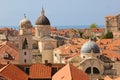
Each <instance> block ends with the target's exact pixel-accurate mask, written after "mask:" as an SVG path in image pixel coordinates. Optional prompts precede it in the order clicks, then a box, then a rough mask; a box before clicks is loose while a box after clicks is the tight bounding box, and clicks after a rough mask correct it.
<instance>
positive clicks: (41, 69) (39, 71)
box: [29, 64, 52, 79]
mask: <svg viewBox="0 0 120 80" xmlns="http://www.w3.org/2000/svg"><path fill="white" fill-rule="evenodd" d="M51 76H52V75H51V67H49V66H47V65H44V64H33V65H32V66H31V67H30V75H29V77H30V78H32V79H49V78H51Z"/></svg>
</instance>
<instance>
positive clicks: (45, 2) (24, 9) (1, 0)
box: [0, 0, 120, 26]
mask: <svg viewBox="0 0 120 80" xmlns="http://www.w3.org/2000/svg"><path fill="white" fill-rule="evenodd" d="M42 7H43V8H44V10H45V15H46V17H47V18H48V19H49V20H50V23H51V25H52V26H79V25H90V24H92V23H96V24H97V25H104V24H105V16H108V15H117V14H120V0H0V26H19V22H20V20H22V19H23V18H24V14H26V16H27V18H28V19H29V20H30V21H31V23H32V25H35V22H36V20H37V18H38V17H39V16H40V13H41V9H42Z"/></svg>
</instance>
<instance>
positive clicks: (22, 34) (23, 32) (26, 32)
mask: <svg viewBox="0 0 120 80" xmlns="http://www.w3.org/2000/svg"><path fill="white" fill-rule="evenodd" d="M19 63H20V64H30V63H32V25H31V22H30V21H29V20H28V19H27V18H26V17H25V18H24V19H22V20H21V21H20V27H19Z"/></svg>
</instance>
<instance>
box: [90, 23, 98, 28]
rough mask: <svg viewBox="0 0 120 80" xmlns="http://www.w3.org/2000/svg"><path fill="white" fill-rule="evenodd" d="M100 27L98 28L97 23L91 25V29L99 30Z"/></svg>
mask: <svg viewBox="0 0 120 80" xmlns="http://www.w3.org/2000/svg"><path fill="white" fill-rule="evenodd" d="M97 27H98V26H97V24H95V23H93V24H91V25H90V28H97Z"/></svg>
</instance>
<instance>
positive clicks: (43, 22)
mask: <svg viewBox="0 0 120 80" xmlns="http://www.w3.org/2000/svg"><path fill="white" fill-rule="evenodd" d="M36 25H50V21H49V20H48V18H47V17H46V16H45V14H44V9H43V8H42V11H41V16H40V17H38V19H37V21H36Z"/></svg>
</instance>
